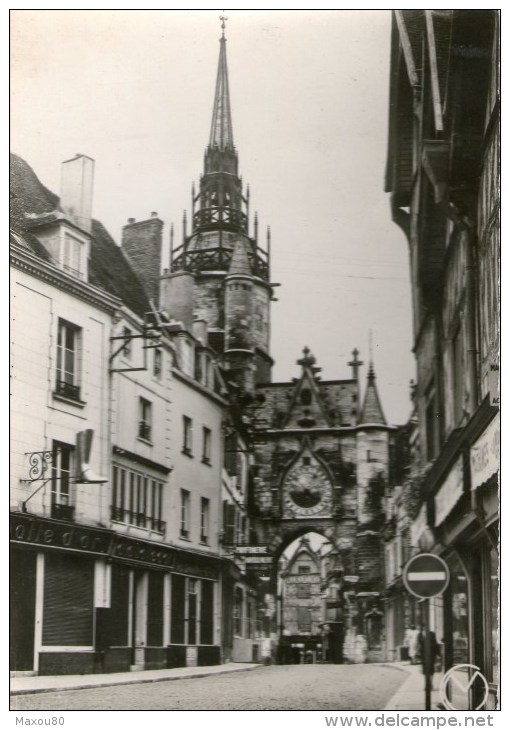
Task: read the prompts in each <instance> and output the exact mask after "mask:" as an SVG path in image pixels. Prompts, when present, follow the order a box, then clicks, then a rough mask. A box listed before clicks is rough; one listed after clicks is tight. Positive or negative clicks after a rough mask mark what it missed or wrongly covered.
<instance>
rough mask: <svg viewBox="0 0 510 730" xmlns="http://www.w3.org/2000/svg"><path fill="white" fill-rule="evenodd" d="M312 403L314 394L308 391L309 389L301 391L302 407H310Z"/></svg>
mask: <svg viewBox="0 0 510 730" xmlns="http://www.w3.org/2000/svg"><path fill="white" fill-rule="evenodd" d="M311 402H312V394H311V392H310V391H309V390H308V388H303V389H302V390H301V405H303V406H309V405H310V403H311Z"/></svg>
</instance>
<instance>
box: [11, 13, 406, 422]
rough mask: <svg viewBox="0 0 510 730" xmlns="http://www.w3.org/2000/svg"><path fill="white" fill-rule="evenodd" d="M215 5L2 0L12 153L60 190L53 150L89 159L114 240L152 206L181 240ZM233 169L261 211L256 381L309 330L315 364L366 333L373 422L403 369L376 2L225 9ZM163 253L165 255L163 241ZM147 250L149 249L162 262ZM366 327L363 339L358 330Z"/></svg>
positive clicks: (203, 123)
mask: <svg viewBox="0 0 510 730" xmlns="http://www.w3.org/2000/svg"><path fill="white" fill-rule="evenodd" d="M220 12H221V11H217V10H81V11H80V10H71V9H69V10H14V11H12V12H11V35H10V42H11V79H10V80H11V134H10V146H11V150H12V152H15V153H16V154H18V155H20V156H21V157H22V158H23V159H24V160H25V161H26V162H27V163H28V164H29V165H30V166H31V167H32V168H33V170H34V172H35V173H36V175H37V176H38V177H39V179H40V180H41V182H42V183H43V184H44V185H46V187H48V188H49V189H50V190H52V191H53V192H55V193H57V194H58V193H59V192H60V165H61V162H63V161H64V160H67V159H69V158H70V157H73V156H74V155H75V154H76V153H82V154H86V155H88V156H90V157H92V158H94V160H95V165H96V166H95V181H94V206H93V217H94V218H96V219H98V220H100V221H101V222H102V223H103V224H104V225H105V226H106V228H107V229H108V230H109V232H110V233H111V235H112V236H113V237H114V238H115V240H116V241H117V242H120V238H121V229H122V226H123V225H125V224H126V223H127V219H128V218H136V220H143V219H145V218H148V217H150V214H151V212H152V211H156V212H157V213H158V214H159V217H160V218H161V219H162V220H163V221H164V222H165V228H164V236H165V246H166V247H168V240H169V226H170V224H171V223H172V222H173V223H174V225H175V231H176V245H178V244H180V242H181V231H182V214H183V210H184V209H187V211H188V217H189V211H190V198H191V194H190V191H191V185H192V182H193V181H194V182H195V183H196V184H198V181H199V177H200V174H201V172H202V169H203V153H204V150H205V147H206V145H207V142H208V137H209V128H210V123H211V115H212V103H213V96H214V87H215V80H216V69H217V61H218V53H219V42H218V41H219V37H220V34H221V29H220V21H219V18H218V16H219V15H220ZM225 14H226V15H227V17H228V21H227V24H226V25H227V28H226V37H227V57H228V69H229V82H230V98H231V105H232V118H233V129H234V141H235V144H236V147H237V150H238V154H239V167H240V174H241V175H242V176H243V181H244V183H245V184H246V183H249V185H250V198H251V200H250V208H251V211H252V215H253V213H254V212H255V211H257V212H258V218H259V243H260V244H261V245H262V244H263V242H264V241H265V231H266V228H267V226H271V236H272V273H271V279H272V281H273V282H278V283H280V284H281V286H280V287H278V288H277V289H276V290H275V296H276V297H277V298H278V302H275V303H273V305H272V313H271V318H272V323H271V329H272V335H271V349H272V355H273V358H274V359H275V361H276V362H275V366H274V369H273V380H274V381H281V380H290V379H291V378H293V377H297V376H299V371H300V368H299V366H298V365H296V360H298V359H299V358H300V357H301V352H302V349H303V347H304V346H305V345H306V346H308V347H310V349H311V350H312V352H313V354H314V355H315V357H316V358H317V365H318V366H319V367H321V368H322V372H321V376H322V378H323V380H335V379H342V378H349V377H351V369H350V368H349V367H348V365H347V363H348V361H349V360H351V359H352V355H351V353H352V350H353V348H355V347H356V348H358V350H359V351H360V358H361V360H363V361H364V363H365V366H364V367H363V368H362V370H361V378H362V383H363V384H364V381H365V378H366V373H367V366H368V362H369V358H370V349H371V351H372V358H373V362H374V366H375V371H376V375H377V385H378V388H379V393H380V396H381V401H382V406H383V410H384V412H385V415H386V418H387V420H388V422H389V423H393V424H399V423H404V422H405V421H406V420H407V419H408V417H409V413H410V401H409V382H410V380H411V379H412V378H414V377H415V367H414V357H413V355H412V353H411V347H412V324H411V299H410V284H409V264H408V249H407V242H406V239H405V237H404V235H403V233H402V232H401V231H400V229H399V228H398V227H397V226H396V225H395V224H394V223H392V221H391V214H390V204H389V195H388V194H387V193H385V192H384V171H385V161H386V149H387V121H388V90H389V51H390V21H391V16H390V11H386V10H350V11H349V10H297V9H296V10H252V11H249V10H233V11H231V10H227V11H225ZM165 259H166V254H165ZM164 265H165V264H164ZM370 342H371V343H372V344H371V347H370Z"/></svg>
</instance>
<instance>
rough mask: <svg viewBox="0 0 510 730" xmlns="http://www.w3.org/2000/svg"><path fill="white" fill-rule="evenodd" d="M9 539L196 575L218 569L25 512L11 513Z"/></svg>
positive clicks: (154, 547)
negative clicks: (29, 515) (28, 515)
mask: <svg viewBox="0 0 510 730" xmlns="http://www.w3.org/2000/svg"><path fill="white" fill-rule="evenodd" d="M11 539H12V540H13V541H14V542H17V543H24V544H26V545H38V546H40V547H49V548H60V549H63V550H75V551H82V552H84V553H89V554H93V555H102V556H110V557H113V558H118V559H119V560H122V561H126V562H136V563H140V564H144V565H157V566H160V567H162V568H168V569H169V570H172V571H175V572H177V573H188V574H191V575H194V576H196V577H197V578H210V579H211V580H217V579H218V577H219V568H217V567H215V566H214V565H204V564H203V563H202V559H201V558H199V557H197V558H194V557H188V556H184V555H180V554H179V553H178V552H177V551H175V550H173V549H172V548H171V547H165V546H163V545H150V544H147V543H144V542H142V541H138V540H133V539H129V540H126V539H124V538H122V537H121V536H119V535H115V534H114V533H101V532H99V531H96V530H93V529H91V528H84V527H78V526H76V527H75V526H70V525H65V524H62V525H60V524H57V523H55V522H50V521H49V520H44V519H31V518H30V517H27V516H25V515H11Z"/></svg>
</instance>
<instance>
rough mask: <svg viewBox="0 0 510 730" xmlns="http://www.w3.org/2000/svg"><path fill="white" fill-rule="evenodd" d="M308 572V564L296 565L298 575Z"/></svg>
mask: <svg viewBox="0 0 510 730" xmlns="http://www.w3.org/2000/svg"><path fill="white" fill-rule="evenodd" d="M309 572H310V566H309V565H298V573H299V575H305V574H307V573H309Z"/></svg>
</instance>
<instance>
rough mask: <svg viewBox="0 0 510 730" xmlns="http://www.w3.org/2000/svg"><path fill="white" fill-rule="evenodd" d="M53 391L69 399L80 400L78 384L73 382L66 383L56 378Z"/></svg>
mask: <svg viewBox="0 0 510 730" xmlns="http://www.w3.org/2000/svg"><path fill="white" fill-rule="evenodd" d="M55 393H56V394H57V395H62V396H64V398H70V399H71V400H76V401H79V400H80V386H79V385H74V384H73V383H66V382H65V380H57V384H56V387H55Z"/></svg>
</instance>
